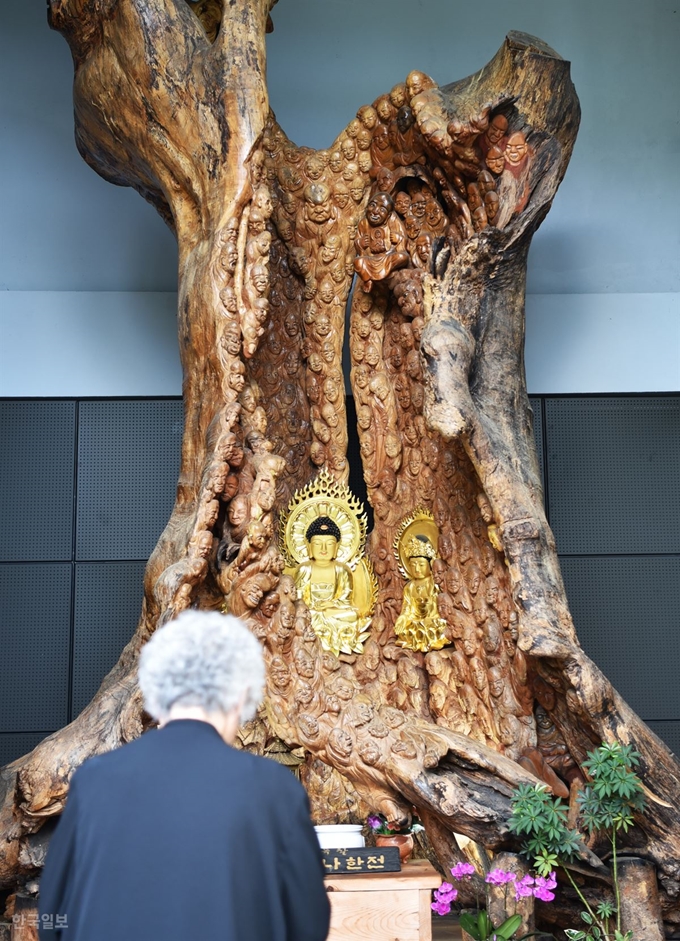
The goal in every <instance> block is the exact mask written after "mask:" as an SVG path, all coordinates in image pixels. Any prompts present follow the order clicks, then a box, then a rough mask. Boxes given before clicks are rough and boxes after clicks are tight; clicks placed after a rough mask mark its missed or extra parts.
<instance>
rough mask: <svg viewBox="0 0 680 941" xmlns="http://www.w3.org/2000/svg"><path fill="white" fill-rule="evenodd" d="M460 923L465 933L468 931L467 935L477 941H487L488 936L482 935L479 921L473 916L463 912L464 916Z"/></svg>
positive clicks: (461, 917) (459, 920)
mask: <svg viewBox="0 0 680 941" xmlns="http://www.w3.org/2000/svg"><path fill="white" fill-rule="evenodd" d="M458 922H459V924H460V927H461V928H462V929H463V931H467V933H468V934H469V935H470V936H471V937H473V938H474V939H475V941H487V937H486V935H484V937H482V935H481V934H480V931H479V925H478V924H477V919H476V918H475V917H474V916H473V915H470V914H469V913H468V912H463V914H462V915H461V916H460V918H459V919H458Z"/></svg>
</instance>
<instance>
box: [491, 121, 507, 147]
mask: <svg viewBox="0 0 680 941" xmlns="http://www.w3.org/2000/svg"><path fill="white" fill-rule="evenodd" d="M507 132H508V119H507V118H506V117H505V115H504V114H497V115H496V116H495V117H493V118H492V119H491V123H490V124H489V126H488V128H487V129H486V139H487V140H488V141H489V143H490V144H498V143H499V141H501V140H502V139H503V137H505V135H506V134H507Z"/></svg>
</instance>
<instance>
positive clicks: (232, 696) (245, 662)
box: [139, 611, 264, 722]
mask: <svg viewBox="0 0 680 941" xmlns="http://www.w3.org/2000/svg"><path fill="white" fill-rule="evenodd" d="M139 686H140V689H141V691H142V695H143V696H144V703H145V706H146V710H147V712H148V713H149V715H151V716H153V718H154V719H157V720H158V721H162V720H163V719H165V718H167V716H168V714H169V712H170V710H171V708H172V707H173V706H175V705H182V706H200V707H201V708H203V709H205V710H206V712H223V713H226V712H229V711H230V710H231V709H233V708H234V706H236V705H238V703H239V700H240V699H241V697H242V696H243V695H244V693H245V694H246V699H245V703H244V706H243V709H242V711H241V721H242V722H247V721H248V720H249V719H252V718H253V716H254V715H255V712H256V711H257V707H258V706H259V704H260V702H261V700H262V690H263V687H264V660H263V657H262V648H261V646H260V644H259V642H258V641H257V640H256V639H255V637H253V635H252V634H251V633H250V631H249V630H248V628H247V627H246V625H245V624H244V623H243V622H242V621H239V620H238V618H235V617H232V616H231V615H228V614H227V615H223V614H218V613H217V612H216V611H212V612H210V611H183V612H182V613H181V614H180V615H179V617H177V618H176V619H175V620H174V621H171V622H170V623H169V624H166V625H165V626H164V627H162V628H160V629H159V630H158V631H156V633H155V634H154V635H153V637H152V638H151V640H150V641H149V642H148V643H147V644H146V645H145V647H144V648H143V649H142V652H141V655H140V658H139Z"/></svg>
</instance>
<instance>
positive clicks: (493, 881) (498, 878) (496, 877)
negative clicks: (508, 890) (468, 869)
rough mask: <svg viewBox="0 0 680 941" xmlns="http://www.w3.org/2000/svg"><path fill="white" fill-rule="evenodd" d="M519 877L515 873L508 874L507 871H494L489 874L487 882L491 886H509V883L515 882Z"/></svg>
mask: <svg viewBox="0 0 680 941" xmlns="http://www.w3.org/2000/svg"><path fill="white" fill-rule="evenodd" d="M516 879H517V876H516V875H515V873H514V872H506V870H505V869H492V870H491V871H490V872H487V874H486V879H485V880H484V881H485V882H488V883H489V885H507V883H508V882H514V881H515V880H516Z"/></svg>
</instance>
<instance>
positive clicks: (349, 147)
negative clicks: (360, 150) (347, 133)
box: [340, 137, 357, 160]
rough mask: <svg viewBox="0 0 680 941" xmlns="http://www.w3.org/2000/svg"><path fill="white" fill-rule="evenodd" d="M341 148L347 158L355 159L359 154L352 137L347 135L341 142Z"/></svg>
mask: <svg viewBox="0 0 680 941" xmlns="http://www.w3.org/2000/svg"><path fill="white" fill-rule="evenodd" d="M340 150H341V151H342V156H343V157H344V158H345V160H354V158H355V157H356V155H357V147H356V144H355V143H354V141H353V140H352V138H351V137H346V138H345V139H344V140H343V141H342V143H341V144H340Z"/></svg>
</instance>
